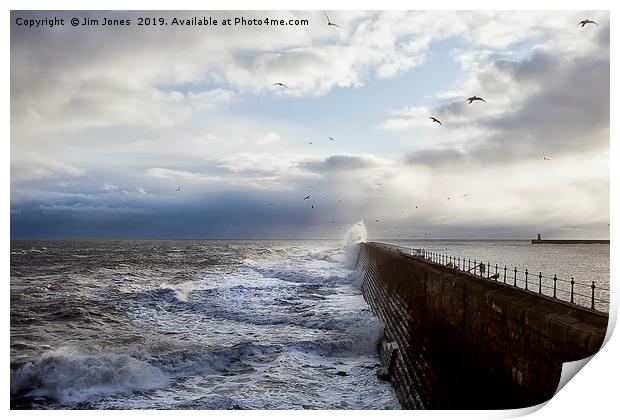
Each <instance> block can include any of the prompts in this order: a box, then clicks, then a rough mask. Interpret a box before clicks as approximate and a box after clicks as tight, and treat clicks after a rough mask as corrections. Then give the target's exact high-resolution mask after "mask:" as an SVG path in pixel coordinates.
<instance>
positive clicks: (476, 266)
mask: <svg viewBox="0 0 620 420" xmlns="http://www.w3.org/2000/svg"><path fill="white" fill-rule="evenodd" d="M476 268H478V264H477V263H476V260H474V276H475V275H476Z"/></svg>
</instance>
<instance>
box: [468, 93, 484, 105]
mask: <svg viewBox="0 0 620 420" xmlns="http://www.w3.org/2000/svg"><path fill="white" fill-rule="evenodd" d="M467 100H468V101H469V104H470V105H471V103H472V102H473V101H482V102H486V101H485V100H484V99H482V98H481V97H480V96H475V95H474V96H472V97H470V98H467Z"/></svg>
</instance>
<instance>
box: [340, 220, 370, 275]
mask: <svg viewBox="0 0 620 420" xmlns="http://www.w3.org/2000/svg"><path fill="white" fill-rule="evenodd" d="M366 236H367V231H366V225H365V224H364V221H363V220H360V221H359V222H357V223H354V224H352V225H350V226H349V228H348V229H347V231H346V232H345V234H344V238H343V239H342V244H343V246H344V248H345V252H346V261H345V264H346V266H347V268H349V269H351V270H354V269H355V266H356V265H357V258H358V256H359V251H360V245H359V244H360V243H362V242H366Z"/></svg>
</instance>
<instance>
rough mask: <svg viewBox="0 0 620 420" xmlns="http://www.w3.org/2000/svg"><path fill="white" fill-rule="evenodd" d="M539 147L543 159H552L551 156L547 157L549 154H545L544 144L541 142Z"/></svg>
mask: <svg viewBox="0 0 620 420" xmlns="http://www.w3.org/2000/svg"><path fill="white" fill-rule="evenodd" d="M538 148H539V149H540V153H542V156H543V160H551V158H550V157H547V156H546V155H545V151H544V150H543V148H542V146H541V145H540V144H539V145H538Z"/></svg>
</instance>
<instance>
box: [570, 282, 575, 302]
mask: <svg viewBox="0 0 620 420" xmlns="http://www.w3.org/2000/svg"><path fill="white" fill-rule="evenodd" d="M574 291H575V278H574V277H571V278H570V303H575V299H574V294H575V293H574Z"/></svg>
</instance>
